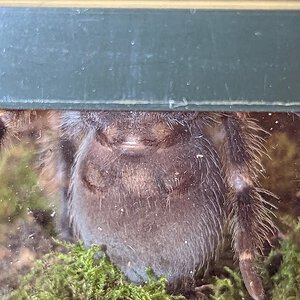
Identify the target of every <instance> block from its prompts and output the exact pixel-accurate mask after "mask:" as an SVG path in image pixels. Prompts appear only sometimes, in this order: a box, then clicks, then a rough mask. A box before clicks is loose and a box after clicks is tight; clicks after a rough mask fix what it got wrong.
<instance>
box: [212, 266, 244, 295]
mask: <svg viewBox="0 0 300 300" xmlns="http://www.w3.org/2000/svg"><path fill="white" fill-rule="evenodd" d="M224 271H225V275H226V277H224V278H219V277H215V278H214V285H213V296H212V299H214V300H233V299H246V295H247V292H246V291H245V287H244V285H243V280H242V279H241V276H240V273H239V272H238V271H234V270H232V269H230V268H228V267H224Z"/></svg>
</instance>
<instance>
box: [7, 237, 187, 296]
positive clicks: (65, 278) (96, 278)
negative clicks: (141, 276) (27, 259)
mask: <svg viewBox="0 0 300 300" xmlns="http://www.w3.org/2000/svg"><path fill="white" fill-rule="evenodd" d="M60 243H61V242H60ZM61 244H62V243H61ZM62 245H63V246H64V247H65V248H66V249H67V253H59V252H52V253H50V254H48V255H46V256H44V257H43V258H42V259H41V260H39V261H37V262H36V264H35V267H34V269H33V271H32V272H31V273H30V274H29V275H27V276H26V277H25V278H24V279H23V282H22V284H21V286H20V288H19V290H18V291H17V292H16V293H15V294H14V295H13V296H11V298H10V299H11V300H13V299H24V300H26V299H33V300H34V299H43V300H65V299H85V300H96V299H103V300H105V299H107V300H118V299H120V300H121V299H124V300H127V299H128V300H129V299H133V300H148V299H149V300H150V299H153V300H172V299H174V300H175V299H185V298H184V297H182V296H171V295H168V294H167V292H166V279H165V278H164V277H161V278H156V277H155V276H153V274H151V272H149V274H148V276H149V279H148V282H147V283H146V284H145V285H143V286H142V285H135V284H132V283H129V282H128V281H127V280H126V279H125V277H124V275H123V274H122V273H121V271H120V270H119V269H117V268H116V267H115V266H113V265H112V264H111V263H110V262H109V260H108V259H107V258H106V257H105V256H104V257H102V258H98V259H97V256H99V253H100V251H101V248H100V247H98V246H92V247H91V248H89V249H87V250H86V249H85V248H84V246H83V245H82V244H77V245H72V244H67V243H63V244H62Z"/></svg>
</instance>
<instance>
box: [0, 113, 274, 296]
mask: <svg viewBox="0 0 300 300" xmlns="http://www.w3.org/2000/svg"><path fill="white" fill-rule="evenodd" d="M44 117H47V118H50V119H53V118H54V119H55V120H56V122H57V124H56V125H57V126H54V125H53V124H52V123H51V122H50V123H49V124H52V125H49V126H50V127H51V129H52V130H53V132H54V133H55V136H56V138H52V140H51V144H50V145H48V144H46V147H44V148H45V151H44V152H48V154H49V156H50V157H51V158H52V159H53V160H54V161H55V165H56V168H57V172H56V176H57V177H58V178H59V182H60V183H61V186H60V189H61V192H62V193H61V194H62V201H61V206H62V211H63V213H62V216H61V223H62V224H63V228H64V232H65V234H66V233H67V232H70V234H71V235H73V236H74V237H75V238H78V239H81V240H83V242H84V243H85V245H86V246H89V245H91V244H98V245H106V247H107V250H106V251H107V254H108V256H109V257H110V258H111V260H112V261H113V262H114V263H115V264H117V265H118V266H119V267H120V268H121V269H122V270H123V271H124V272H125V274H126V276H127V277H128V278H129V279H130V280H132V281H135V282H139V281H143V280H145V279H146V273H145V270H146V268H148V267H150V268H152V269H153V271H154V272H155V274H157V275H162V274H164V275H165V276H166V277H167V279H168V282H169V283H170V284H171V285H172V284H178V283H180V282H181V283H182V282H184V281H185V280H187V279H188V278H191V277H193V275H194V274H195V272H196V271H197V270H198V269H199V268H203V266H204V265H205V264H206V263H207V262H208V261H209V260H210V259H212V258H214V257H215V255H216V253H217V252H218V248H219V245H220V244H221V242H222V236H223V232H224V227H225V224H229V228H230V230H231V233H232V236H233V248H234V251H235V253H236V257H237V258H238V261H239V267H240V270H241V273H242V276H243V280H244V282H245V285H246V288H247V290H248V292H249V294H250V295H251V296H252V298H253V299H255V300H261V299H264V289H263V286H262V283H261V280H260V278H259V276H258V274H257V271H256V267H255V258H256V256H257V255H258V254H259V253H260V252H261V250H262V247H263V243H264V241H265V240H267V239H268V235H269V232H271V231H272V228H273V224H272V221H271V219H270V211H269V209H268V208H267V207H266V201H265V200H264V199H263V197H262V195H263V194H269V192H268V191H266V190H264V189H262V188H261V187H260V185H259V182H258V177H259V175H260V173H261V172H263V167H262V165H261V162H260V157H261V154H262V153H263V152H264V146H263V139H262V138H261V137H260V136H259V131H260V130H261V129H260V127H259V126H258V125H257V124H256V123H255V121H254V120H252V119H250V118H249V117H248V116H247V114H245V113H205V112H138V111H128V112H116V111H60V112H51V111H49V112H45V113H44ZM35 119H36V112H35V111H30V112H29V111H2V112H1V113H0V141H1V144H4V143H5V140H6V139H7V138H8V137H9V136H11V135H13V134H15V133H17V132H18V131H20V130H22V129H23V128H24V124H29V123H32V122H34V120H35Z"/></svg>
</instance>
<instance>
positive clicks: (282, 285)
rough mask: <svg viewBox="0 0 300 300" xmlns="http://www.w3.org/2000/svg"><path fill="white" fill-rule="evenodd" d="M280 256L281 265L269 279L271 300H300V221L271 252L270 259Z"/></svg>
mask: <svg viewBox="0 0 300 300" xmlns="http://www.w3.org/2000/svg"><path fill="white" fill-rule="evenodd" d="M280 254H281V255H282V263H281V265H280V268H279V270H278V272H277V273H276V274H274V275H273V276H272V277H271V280H272V283H273V289H272V291H271V295H272V297H271V298H272V300H298V299H300V219H299V221H298V223H296V222H294V224H293V230H292V232H291V233H290V234H289V235H288V236H287V237H286V238H285V239H284V240H283V241H282V242H281V248H280V249H278V250H274V251H272V253H271V254H270V257H274V256H275V255H280Z"/></svg>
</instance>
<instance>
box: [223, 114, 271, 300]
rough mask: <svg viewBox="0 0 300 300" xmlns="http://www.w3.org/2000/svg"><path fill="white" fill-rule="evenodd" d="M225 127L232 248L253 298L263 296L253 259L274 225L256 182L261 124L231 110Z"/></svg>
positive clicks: (225, 120)
mask: <svg viewBox="0 0 300 300" xmlns="http://www.w3.org/2000/svg"><path fill="white" fill-rule="evenodd" d="M222 123H223V126H224V130H225V138H226V153H225V155H226V156H227V163H226V165H225V173H226V181H227V184H228V187H229V198H228V209H229V220H230V227H231V230H232V233H233V247H234V250H235V253H236V255H237V257H238V260H239V266H240V270H241V273H242V277H243V280H244V283H245V286H246V288H247V290H248V292H249V294H250V295H251V297H252V298H253V299H255V300H262V299H264V298H265V295H264V289H263V285H262V282H261V279H260V277H259V275H258V273H257V270H256V266H255V258H256V256H257V255H258V254H259V253H260V252H261V251H262V247H263V243H264V241H265V240H268V234H269V233H270V232H272V228H273V224H272V221H271V219H270V210H269V209H267V208H266V207H265V204H266V201H265V200H264V199H263V197H262V194H263V193H267V194H271V193H269V192H267V191H265V190H263V189H262V188H260V186H259V183H258V176H259V174H260V173H261V172H263V167H262V165H261V162H260V158H261V155H262V153H263V152H264V147H263V144H262V142H263V140H262V139H261V138H260V137H259V135H258V132H259V131H260V130H261V129H260V127H259V126H258V125H257V124H256V123H255V122H254V121H253V120H251V119H249V118H248V117H247V116H246V114H243V113H230V114H224V115H223V116H222Z"/></svg>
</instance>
